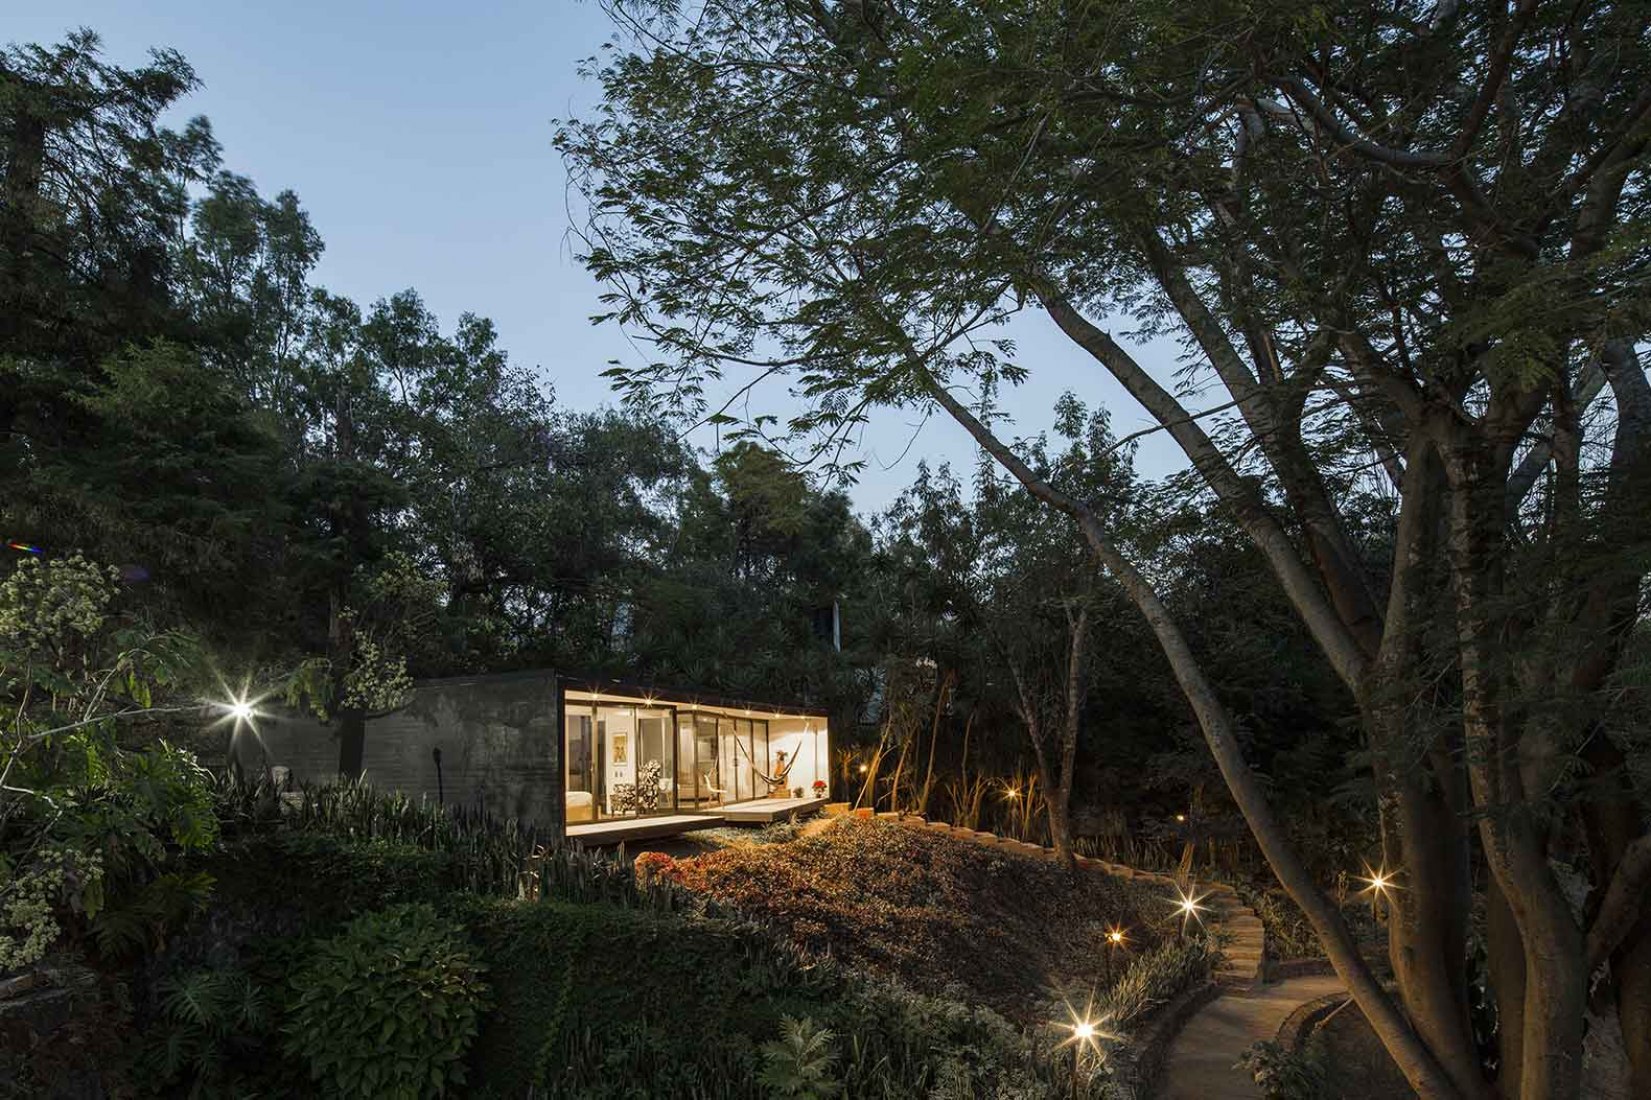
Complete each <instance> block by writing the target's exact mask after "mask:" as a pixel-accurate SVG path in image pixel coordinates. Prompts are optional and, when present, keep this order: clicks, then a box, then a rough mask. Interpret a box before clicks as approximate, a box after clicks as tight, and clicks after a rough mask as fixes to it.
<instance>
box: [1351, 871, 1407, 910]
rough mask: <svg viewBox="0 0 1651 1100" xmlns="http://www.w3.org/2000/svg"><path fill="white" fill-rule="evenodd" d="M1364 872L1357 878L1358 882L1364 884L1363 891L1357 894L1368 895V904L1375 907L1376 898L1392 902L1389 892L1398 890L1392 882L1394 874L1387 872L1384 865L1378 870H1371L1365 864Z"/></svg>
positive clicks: (1396, 885)
mask: <svg viewBox="0 0 1651 1100" xmlns="http://www.w3.org/2000/svg"><path fill="white" fill-rule="evenodd" d="M1364 872H1365V873H1364V874H1363V875H1360V876H1358V878H1359V881H1360V882H1363V883H1364V889H1362V890H1360V891H1359V892H1360V893H1361V894H1369V895H1370V904H1371V905H1375V904H1376V899H1377V898H1388V900H1392V898H1391V895H1390V893H1389V892H1390V891H1392V890H1397V889H1398V888H1399V886H1398V884H1397V883H1396V882H1394V881H1393V879H1394V876H1395V874H1396V872H1392V871H1389V870H1388V869H1387V865H1386V864H1385V863H1384V864H1383V865H1382V866H1381V868H1380V869H1378V870H1371V869H1370V864H1368V863H1366V864H1365V865H1364Z"/></svg>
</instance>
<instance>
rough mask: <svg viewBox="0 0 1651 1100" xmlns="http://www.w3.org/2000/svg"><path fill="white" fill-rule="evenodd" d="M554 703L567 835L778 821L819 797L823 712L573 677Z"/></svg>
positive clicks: (823, 776)
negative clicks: (624, 827)
mask: <svg viewBox="0 0 1651 1100" xmlns="http://www.w3.org/2000/svg"><path fill="white" fill-rule="evenodd" d="M558 706H559V710H560V713H561V716H562V720H561V724H562V762H563V767H562V774H563V780H564V787H563V799H564V802H563V804H564V807H565V811H564V813H565V820H566V824H567V827H568V830H569V835H572V836H582V835H589V836H593V837H594V836H596V835H598V834H599V833H600V832H609V831H612V830H597V829H585V828H583V826H586V825H602V824H604V823H621V822H639V823H640V822H642V821H644V820H645V819H663V818H667V817H684V816H688V815H709V816H716V817H721V818H724V819H727V820H774V819H776V818H778V817H781V816H784V815H785V814H787V813H791V812H797V811H798V810H811V809H814V808H816V807H817V806H818V805H819V804H820V803H822V802H823V801H824V798H823V797H822V795H821V794H817V793H816V791H815V788H814V784H815V782H816V781H821V782H827V781H829V771H830V760H831V745H830V731H829V728H828V723H827V718H826V713H825V711H823V710H818V709H814V708H808V707H778V706H774V705H772V704H760V703H746V702H742V701H738V700H730V699H723V698H717V697H714V696H710V695H704V694H697V693H692V692H680V691H663V690H655V689H650V688H642V687H636V686H634V685H625V684H618V683H611V682H601V683H596V682H582V681H579V680H575V679H564V680H562V681H561V682H560V686H559V691H558ZM659 824H661V825H663V824H664V822H663V821H660V822H659ZM688 824H689V825H692V824H695V823H694V822H689V823H688Z"/></svg>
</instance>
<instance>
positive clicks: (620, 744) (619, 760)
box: [613, 733, 630, 764]
mask: <svg viewBox="0 0 1651 1100" xmlns="http://www.w3.org/2000/svg"><path fill="white" fill-rule="evenodd" d="M629 752H630V738H629V737H628V736H627V735H625V734H623V733H616V734H614V735H613V762H614V763H615V764H624V763H627V762H628V761H629V760H630V756H629Z"/></svg>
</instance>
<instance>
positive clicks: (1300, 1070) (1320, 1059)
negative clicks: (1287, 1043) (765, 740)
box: [1233, 1036, 1331, 1100]
mask: <svg viewBox="0 0 1651 1100" xmlns="http://www.w3.org/2000/svg"><path fill="white" fill-rule="evenodd" d="M1233 1068H1234V1069H1242V1070H1246V1071H1248V1072H1249V1073H1250V1074H1251V1076H1253V1077H1254V1078H1255V1083H1256V1086H1257V1087H1258V1088H1260V1089H1261V1095H1262V1096H1264V1097H1266V1100H1324V1098H1325V1097H1328V1096H1330V1095H1331V1092H1330V1084H1329V1077H1330V1074H1329V1066H1328V1065H1327V1063H1326V1061H1325V1054H1324V1044H1323V1042H1322V1041H1320V1040H1319V1039H1318V1038H1317V1037H1316V1036H1315V1037H1313V1038H1309V1039H1308V1041H1307V1043H1306V1045H1305V1046H1304V1047H1303V1048H1302V1049H1300V1050H1286V1049H1285V1048H1284V1047H1283V1046H1281V1045H1280V1044H1278V1043H1275V1042H1270V1041H1269V1042H1261V1043H1256V1044H1255V1045H1254V1046H1252V1047H1250V1049H1249V1050H1247V1051H1245V1052H1244V1055H1243V1057H1241V1058H1240V1059H1239V1060H1238V1064H1237V1065H1236V1066H1234V1067H1233Z"/></svg>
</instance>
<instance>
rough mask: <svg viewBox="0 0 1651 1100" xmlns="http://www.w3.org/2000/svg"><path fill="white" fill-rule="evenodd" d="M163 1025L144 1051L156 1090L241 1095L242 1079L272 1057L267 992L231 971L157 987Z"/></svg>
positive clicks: (196, 973)
mask: <svg viewBox="0 0 1651 1100" xmlns="http://www.w3.org/2000/svg"><path fill="white" fill-rule="evenodd" d="M158 992H159V994H160V1006H161V1023H160V1026H159V1028H158V1029H157V1033H156V1034H154V1035H152V1036H151V1037H150V1040H151V1041H150V1043H149V1045H148V1046H146V1048H145V1060H146V1062H147V1068H148V1069H149V1071H150V1072H151V1073H152V1074H153V1075H154V1076H155V1079H156V1082H157V1084H158V1085H160V1086H163V1087H168V1088H173V1087H186V1088H187V1089H188V1093H189V1095H190V1096H192V1097H194V1096H221V1095H225V1094H226V1093H230V1092H235V1093H240V1092H241V1091H243V1090H242V1089H241V1088H240V1087H238V1086H240V1085H241V1083H242V1082H243V1081H244V1079H245V1076H246V1074H247V1073H248V1072H249V1071H250V1070H253V1069H256V1068H258V1066H257V1063H258V1062H260V1061H262V1060H264V1059H267V1058H270V1057H273V1056H275V1053H276V1052H275V1051H274V1050H273V1049H272V1042H271V1041H272V1039H273V1038H274V1033H273V1025H274V1020H275V1017H274V1009H273V1006H272V1004H271V998H270V995H269V992H268V990H266V989H265V988H264V987H263V986H261V985H259V984H258V983H257V982H255V981H254V980H253V979H252V978H251V977H250V976H249V975H248V974H247V973H245V972H244V971H241V970H233V969H222V970H214V969H205V968H203V969H199V970H191V971H188V972H186V973H183V974H178V975H174V976H170V977H167V978H163V979H162V980H161V982H160V984H159V989H158Z"/></svg>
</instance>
